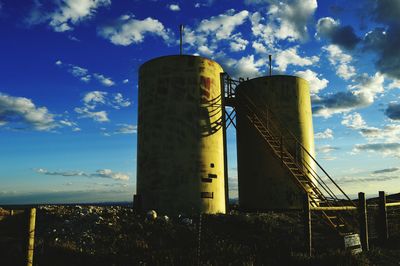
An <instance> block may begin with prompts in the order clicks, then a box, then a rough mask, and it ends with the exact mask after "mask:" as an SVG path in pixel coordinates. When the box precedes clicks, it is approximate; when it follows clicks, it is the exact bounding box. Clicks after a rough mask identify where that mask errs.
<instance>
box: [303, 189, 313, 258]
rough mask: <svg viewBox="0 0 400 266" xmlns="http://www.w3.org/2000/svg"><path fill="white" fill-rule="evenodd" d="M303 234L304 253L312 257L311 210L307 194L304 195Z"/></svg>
mask: <svg viewBox="0 0 400 266" xmlns="http://www.w3.org/2000/svg"><path fill="white" fill-rule="evenodd" d="M304 229H305V230H304V234H305V243H304V245H305V252H306V254H307V255H308V256H310V257H311V256H312V231H311V230H312V229H311V208H310V199H309V197H308V193H305V194H304Z"/></svg>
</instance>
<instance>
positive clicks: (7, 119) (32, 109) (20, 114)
mask: <svg viewBox="0 0 400 266" xmlns="http://www.w3.org/2000/svg"><path fill="white" fill-rule="evenodd" d="M54 118H55V115H54V114H52V113H50V112H49V110H48V109H47V108H46V107H37V106H36V105H35V104H34V103H33V102H32V100H31V99H28V98H25V97H14V96H10V95H7V94H3V93H1V92H0V126H4V125H6V124H11V125H13V126H15V128H18V129H26V128H28V129H33V130H38V131H50V130H52V129H54V128H56V127H58V126H59V125H58V123H57V122H56V121H55V119H54Z"/></svg>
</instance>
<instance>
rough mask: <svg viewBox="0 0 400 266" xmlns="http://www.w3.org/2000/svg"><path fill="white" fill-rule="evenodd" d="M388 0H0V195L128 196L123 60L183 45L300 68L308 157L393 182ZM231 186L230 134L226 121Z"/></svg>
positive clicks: (221, 58)
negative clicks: (310, 145)
mask: <svg viewBox="0 0 400 266" xmlns="http://www.w3.org/2000/svg"><path fill="white" fill-rule="evenodd" d="M399 17H400V0H362V1H344V0H332V1H316V0H281V1H278V0H244V1H229V0H220V1H213V0H199V1H198V2H196V1H171V2H169V1H161V0H158V1H157V0H152V1H139V0H131V1H121V0H19V1H14V0H0V33H1V39H0V203H21V202H24V203H34V202H74V201H78V202H82V201H109V200H113V201H120V200H131V198H132V194H133V193H134V191H135V183H136V124H137V70H138V67H139V66H140V65H141V64H142V63H143V62H145V61H147V60H149V59H152V58H154V57H158V56H162V55H169V54H177V53H178V51H179V43H178V39H179V33H178V25H179V24H181V23H182V24H184V25H185V35H184V40H183V41H184V46H183V47H184V52H185V53H187V54H196V55H201V56H205V57H209V58H212V59H214V60H216V61H217V62H219V63H220V64H221V65H222V66H223V68H224V69H225V71H226V72H228V73H229V74H230V75H231V76H233V77H245V78H246V77H250V78H252V77H256V76H262V75H265V74H266V73H267V70H268V67H267V59H268V54H272V55H273V72H274V74H290V75H298V76H301V77H303V78H305V79H306V80H308V81H309V82H310V86H311V94H312V103H313V115H314V117H313V119H314V131H315V138H316V151H317V159H318V160H319V162H320V163H321V164H322V165H323V166H324V168H325V169H326V170H327V171H328V172H329V173H330V174H331V176H333V178H334V179H335V180H337V182H338V183H339V184H340V185H342V187H343V188H344V190H345V191H346V192H348V194H351V195H354V194H356V193H357V192H358V191H364V192H366V193H367V194H368V196H374V195H375V194H377V191H378V190H385V191H387V192H389V193H397V192H400V179H399V177H400V164H399V158H400V142H399V140H400V123H399V122H400V98H399V96H400V91H399V89H400V49H399V47H400V20H399ZM229 133H230V134H229V148H230V151H229V162H230V169H229V172H230V185H231V188H232V192H231V196H233V197H234V196H236V194H237V191H235V189H236V187H237V185H236V171H235V169H236V163H235V160H236V157H235V156H236V152H235V151H234V148H235V146H234V142H235V134H234V131H232V129H230V130H229Z"/></svg>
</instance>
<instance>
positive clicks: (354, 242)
mask: <svg viewBox="0 0 400 266" xmlns="http://www.w3.org/2000/svg"><path fill="white" fill-rule="evenodd" d="M344 248H345V249H346V250H350V252H351V253H352V254H358V253H361V252H362V247H361V241H360V236H359V235H358V234H351V235H346V236H344Z"/></svg>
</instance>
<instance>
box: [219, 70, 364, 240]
mask: <svg viewBox="0 0 400 266" xmlns="http://www.w3.org/2000/svg"><path fill="white" fill-rule="evenodd" d="M228 78H229V77H228ZM232 84H234V85H237V84H238V83H237V82H236V83H235V82H232V81H231V82H229V83H227V87H230V88H228V89H229V92H230V97H231V98H234V99H235V104H236V105H237V106H236V107H237V108H241V109H242V110H244V111H245V113H246V117H247V119H248V120H249V122H250V123H251V124H252V125H253V126H254V128H255V129H256V130H257V131H258V133H259V134H260V136H261V137H262V138H263V140H264V141H265V143H266V144H267V147H268V148H269V149H270V150H271V151H272V154H274V156H275V157H276V158H277V159H278V160H280V161H281V162H282V164H283V165H284V167H285V168H286V169H288V170H289V172H290V175H291V177H292V178H293V180H294V181H295V183H296V184H297V185H298V187H299V188H300V189H301V190H302V191H304V192H306V193H307V194H308V197H309V202H310V206H311V207H321V206H323V207H341V206H351V207H355V206H356V205H355V204H354V202H353V201H352V200H351V199H350V198H349V197H348V196H347V195H346V193H345V192H344V191H343V190H342V189H341V188H340V187H339V186H338V184H337V183H336V182H335V181H334V180H333V179H332V178H331V177H330V176H329V174H328V173H327V172H326V171H325V170H324V169H323V168H322V166H321V165H320V164H319V163H318V162H317V161H316V160H315V158H314V157H313V156H312V155H311V154H310V152H309V151H307V149H306V148H305V147H304V146H303V145H302V144H301V142H300V141H299V140H298V139H297V138H296V137H295V136H294V134H293V133H292V132H290V131H289V130H288V129H287V127H286V126H285V125H283V124H282V123H280V122H279V119H277V117H276V116H275V115H274V113H273V112H272V111H271V110H270V109H269V107H268V106H267V105H266V104H262V103H260V102H259V103H258V104H255V103H254V101H253V100H252V99H251V98H250V97H248V96H247V95H246V94H244V93H241V95H240V99H241V101H240V102H238V101H237V92H236V90H235V89H236V88H232V87H231V85H232ZM258 99H261V98H259V97H258ZM239 105H240V106H239ZM289 142H290V143H292V145H291V148H292V149H290V148H289V147H288V145H287V144H285V143H289ZM293 146H294V147H295V149H294V150H293ZM300 154H301V156H300ZM310 164H312V165H310ZM339 196H341V198H342V199H340V198H339ZM327 209H328V208H327ZM319 213H320V214H321V216H322V218H323V220H324V222H325V223H326V224H328V225H329V226H330V227H331V228H333V229H335V230H336V231H337V232H338V233H339V234H340V235H346V234H349V233H351V232H352V231H353V228H352V227H353V226H352V224H353V222H354V221H355V220H356V219H354V217H352V216H353V215H352V214H350V213H349V214H350V217H352V218H350V219H349V218H348V217H347V216H345V215H343V212H339V211H331V210H323V211H319Z"/></svg>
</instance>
